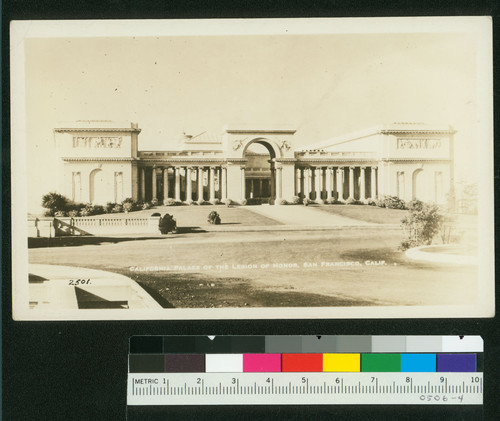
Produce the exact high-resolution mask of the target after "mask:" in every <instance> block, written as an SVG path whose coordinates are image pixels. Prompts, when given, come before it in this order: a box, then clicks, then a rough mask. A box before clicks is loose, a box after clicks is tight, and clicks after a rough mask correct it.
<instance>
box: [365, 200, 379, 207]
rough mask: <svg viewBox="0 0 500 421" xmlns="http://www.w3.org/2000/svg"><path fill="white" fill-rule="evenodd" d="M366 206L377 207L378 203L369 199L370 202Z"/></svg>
mask: <svg viewBox="0 0 500 421" xmlns="http://www.w3.org/2000/svg"><path fill="white" fill-rule="evenodd" d="M366 204H367V205H368V206H377V202H376V201H375V200H373V199H368V200H367V201H366Z"/></svg>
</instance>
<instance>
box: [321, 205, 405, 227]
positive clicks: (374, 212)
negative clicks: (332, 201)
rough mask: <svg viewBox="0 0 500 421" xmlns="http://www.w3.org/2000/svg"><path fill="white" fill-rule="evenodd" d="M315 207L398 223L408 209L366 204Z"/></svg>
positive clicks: (364, 219) (346, 214)
mask: <svg viewBox="0 0 500 421" xmlns="http://www.w3.org/2000/svg"><path fill="white" fill-rule="evenodd" d="M317 209H319V210H322V211H324V212H328V213H332V214H335V215H341V216H347V217H349V218H353V219H359V220H360V221H365V222H373V223H376V224H400V223H401V219H402V218H403V217H404V216H406V215H407V213H408V211H406V210H401V209H387V208H379V207H378V206H367V205H321V206H317Z"/></svg>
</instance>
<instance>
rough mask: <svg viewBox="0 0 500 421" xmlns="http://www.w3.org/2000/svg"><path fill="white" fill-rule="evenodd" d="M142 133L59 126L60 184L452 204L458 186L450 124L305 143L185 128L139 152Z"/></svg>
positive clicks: (72, 193) (85, 124)
mask: <svg viewBox="0 0 500 421" xmlns="http://www.w3.org/2000/svg"><path fill="white" fill-rule="evenodd" d="M140 131H141V130H140V129H139V128H138V126H137V124H134V123H132V124H130V125H128V126H127V125H118V124H113V123H111V122H107V121H82V122H77V123H75V124H71V125H67V127H59V128H56V129H54V132H55V140H56V148H57V151H58V156H59V157H60V163H61V166H60V168H58V179H59V181H60V185H59V188H58V190H59V192H61V193H62V194H64V195H65V196H67V197H69V198H71V199H73V200H74V201H77V202H90V203H96V204H105V203H107V202H121V201H122V200H123V199H125V198H127V197H131V198H133V199H135V200H144V201H151V200H153V199H157V200H158V201H159V202H162V201H165V200H166V199H168V198H171V199H174V200H176V201H182V202H188V203H189V202H191V201H201V200H203V201H211V202H215V201H216V199H218V200H220V201H224V200H225V199H230V200H232V201H234V202H239V203H242V202H243V200H245V199H247V200H248V199H250V198H255V199H262V200H266V199H269V201H270V203H274V204H280V202H282V200H287V201H289V200H291V199H292V198H293V197H294V196H298V197H300V198H304V197H307V198H309V199H311V200H313V201H317V202H320V203H321V201H326V200H329V199H337V200H339V201H346V200H348V199H349V198H353V199H356V200H360V201H366V200H367V199H369V198H373V199H375V198H381V197H383V196H386V195H390V196H399V197H400V198H402V199H404V200H411V199H414V198H418V199H421V200H423V201H428V202H436V203H444V202H445V199H446V194H447V193H448V192H449V191H450V190H451V189H452V188H453V136H454V133H455V131H454V130H453V129H451V128H439V127H428V126H425V125H422V124H413V123H395V124H392V125H388V126H381V127H376V128H372V129H368V130H364V131H360V132H357V133H352V134H349V135H346V136H341V137H336V138H333V139H329V140H327V141H324V142H321V143H315V144H309V145H308V146H306V147H297V146H296V145H295V141H294V135H295V130H290V129H284V128H280V129H261V128H244V127H234V128H233V127H224V129H223V130H222V132H221V133H220V134H218V135H216V134H210V133H207V132H204V133H200V134H197V135H187V134H183V136H181V138H180V139H177V141H176V142H169V143H172V144H175V145H174V146H172V147H170V148H169V149H168V150H162V151H146V150H139V133H140Z"/></svg>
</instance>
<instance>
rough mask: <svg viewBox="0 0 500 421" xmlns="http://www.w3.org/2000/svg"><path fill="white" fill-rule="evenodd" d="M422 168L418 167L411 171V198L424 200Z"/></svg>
mask: <svg viewBox="0 0 500 421" xmlns="http://www.w3.org/2000/svg"><path fill="white" fill-rule="evenodd" d="M424 192H425V186H424V170H423V169H421V168H419V169H418V170H415V171H414V172H413V179H412V196H411V197H412V199H419V200H424V197H423V196H424Z"/></svg>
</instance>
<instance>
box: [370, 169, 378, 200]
mask: <svg viewBox="0 0 500 421" xmlns="http://www.w3.org/2000/svg"><path fill="white" fill-rule="evenodd" d="M376 171H377V167H371V169H370V181H371V183H370V196H371V198H372V199H376V198H377V174H376Z"/></svg>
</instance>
